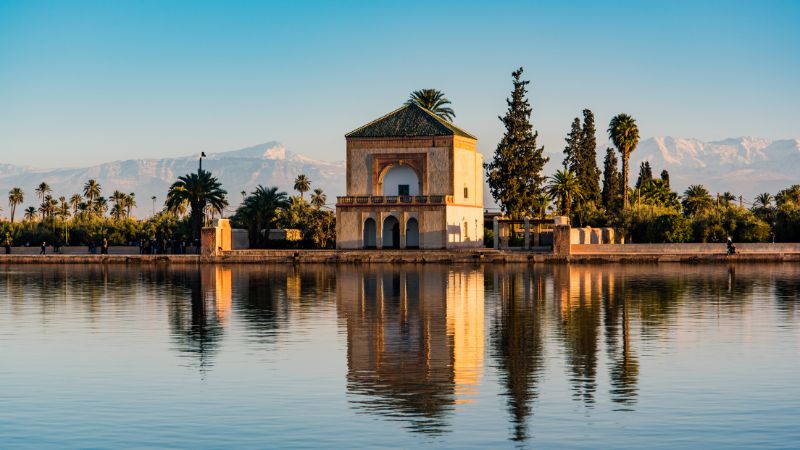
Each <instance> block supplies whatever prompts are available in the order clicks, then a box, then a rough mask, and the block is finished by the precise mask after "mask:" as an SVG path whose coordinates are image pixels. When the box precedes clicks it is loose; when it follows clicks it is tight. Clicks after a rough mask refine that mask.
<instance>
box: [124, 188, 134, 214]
mask: <svg viewBox="0 0 800 450" xmlns="http://www.w3.org/2000/svg"><path fill="white" fill-rule="evenodd" d="M124 202H125V215H126V216H127V217H130V216H131V211H133V208H136V194H134V193H133V192H131V193H130V194H128V195H126V196H125V201H124Z"/></svg>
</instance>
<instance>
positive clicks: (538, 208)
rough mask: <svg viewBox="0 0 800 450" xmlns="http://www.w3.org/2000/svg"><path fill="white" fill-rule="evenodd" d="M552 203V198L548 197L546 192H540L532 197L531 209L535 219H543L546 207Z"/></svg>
mask: <svg viewBox="0 0 800 450" xmlns="http://www.w3.org/2000/svg"><path fill="white" fill-rule="evenodd" d="M552 201H553V197H550V195H549V194H548V193H546V192H541V193H539V194H537V195H536V197H534V199H533V207H534V211H535V212H536V217H537V218H539V219H544V217H545V216H546V215H547V207H548V206H550V202H552Z"/></svg>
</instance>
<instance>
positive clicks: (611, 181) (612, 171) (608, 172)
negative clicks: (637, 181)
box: [603, 147, 622, 211]
mask: <svg viewBox="0 0 800 450" xmlns="http://www.w3.org/2000/svg"><path fill="white" fill-rule="evenodd" d="M621 179H622V177H621V176H620V174H619V169H618V168H617V155H616V154H614V149H612V148H611V147H608V148H607V149H606V158H605V159H604V160H603V206H605V207H606V210H607V211H616V210H617V209H619V206H620V204H619V203H620V200H621V199H622V193H621V192H620V186H621V183H622V181H621Z"/></svg>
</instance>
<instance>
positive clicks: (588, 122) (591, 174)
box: [576, 109, 600, 203]
mask: <svg viewBox="0 0 800 450" xmlns="http://www.w3.org/2000/svg"><path fill="white" fill-rule="evenodd" d="M580 148H581V151H580V158H579V159H580V163H579V164H578V171H577V172H576V173H577V175H578V179H580V180H581V187H582V188H583V199H584V201H590V202H595V203H597V202H599V201H600V169H599V168H598V167H597V138H596V137H595V128H594V114H593V113H592V111H591V110H589V109H584V110H583V129H582V130H581V142H580Z"/></svg>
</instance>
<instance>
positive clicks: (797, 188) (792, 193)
mask: <svg viewBox="0 0 800 450" xmlns="http://www.w3.org/2000/svg"><path fill="white" fill-rule="evenodd" d="M775 203H776V204H777V205H778V206H779V207H780V206H783V205H785V204H788V203H791V204H794V205H797V206H800V184H795V185H792V186H789V187H788V188H786V189H783V190H781V191H780V192H778V194H777V195H776V196H775Z"/></svg>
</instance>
